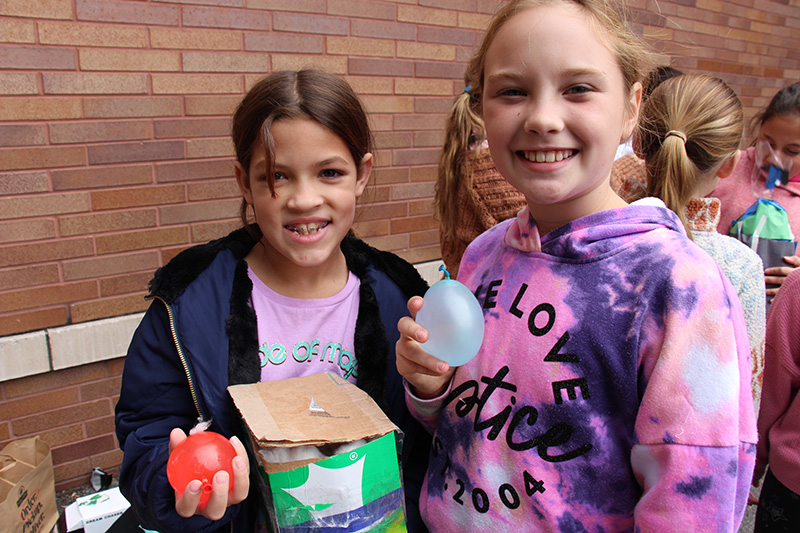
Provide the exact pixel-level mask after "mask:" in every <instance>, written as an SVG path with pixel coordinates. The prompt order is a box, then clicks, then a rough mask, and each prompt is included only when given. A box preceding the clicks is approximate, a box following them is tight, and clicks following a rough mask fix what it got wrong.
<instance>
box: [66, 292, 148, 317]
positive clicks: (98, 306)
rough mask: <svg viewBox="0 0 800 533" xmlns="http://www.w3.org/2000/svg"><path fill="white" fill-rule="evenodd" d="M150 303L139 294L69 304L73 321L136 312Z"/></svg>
mask: <svg viewBox="0 0 800 533" xmlns="http://www.w3.org/2000/svg"><path fill="white" fill-rule="evenodd" d="M148 305H150V304H149V303H148V302H147V301H146V300H145V299H144V298H143V297H142V296H141V295H134V296H120V297H116V298H103V299H102V300H90V301H87V302H78V303H75V304H72V305H70V306H69V309H70V315H71V316H72V319H73V320H74V321H75V323H81V322H89V321H91V320H100V319H102V318H111V317H115V316H120V315H129V314H131V313H138V312H141V311H144V310H145V309H147V307H148Z"/></svg>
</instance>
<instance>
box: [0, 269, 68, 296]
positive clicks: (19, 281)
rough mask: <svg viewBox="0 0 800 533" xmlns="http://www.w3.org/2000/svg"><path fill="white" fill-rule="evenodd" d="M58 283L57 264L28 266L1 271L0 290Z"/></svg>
mask: <svg viewBox="0 0 800 533" xmlns="http://www.w3.org/2000/svg"><path fill="white" fill-rule="evenodd" d="M58 281H59V277H58V266H57V265H55V264H49V265H26V266H25V267H23V268H9V269H4V270H0V290H3V291H10V290H13V289H19V288H21V287H37V286H39V285H49V284H52V283H58Z"/></svg>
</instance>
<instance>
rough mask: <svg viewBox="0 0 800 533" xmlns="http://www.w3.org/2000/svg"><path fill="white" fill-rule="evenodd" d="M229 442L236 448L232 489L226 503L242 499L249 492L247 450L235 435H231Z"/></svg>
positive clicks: (231, 503)
mask: <svg viewBox="0 0 800 533" xmlns="http://www.w3.org/2000/svg"><path fill="white" fill-rule="evenodd" d="M231 444H233V447H234V449H235V450H236V457H234V458H233V490H232V491H231V494H230V496H229V497H228V505H233V504H236V503H239V502H241V501H243V500H244V499H245V498H247V494H248V492H250V462H249V460H248V459H247V451H246V450H245V448H244V445H243V444H242V443H241V441H240V440H239V439H238V438H237V437H231Z"/></svg>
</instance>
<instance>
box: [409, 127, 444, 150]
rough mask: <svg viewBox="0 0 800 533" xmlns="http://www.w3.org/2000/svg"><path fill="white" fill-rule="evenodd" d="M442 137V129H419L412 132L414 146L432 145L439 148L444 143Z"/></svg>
mask: <svg viewBox="0 0 800 533" xmlns="http://www.w3.org/2000/svg"><path fill="white" fill-rule="evenodd" d="M444 137H445V135H444V132H443V131H421V132H419V133H415V134H414V146H416V147H418V148H419V147H423V146H433V147H436V148H437V149H439V148H441V146H442V144H443V143H444Z"/></svg>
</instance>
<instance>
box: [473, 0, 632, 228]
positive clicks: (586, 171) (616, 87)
mask: <svg viewBox="0 0 800 533" xmlns="http://www.w3.org/2000/svg"><path fill="white" fill-rule="evenodd" d="M640 99H641V85H640V84H638V83H636V84H634V87H633V88H632V90H631V91H628V90H627V89H626V87H625V82H624V80H623V75H622V70H621V68H620V66H619V64H618V62H617V60H616V58H615V56H614V54H613V53H612V52H611V51H610V50H609V48H608V43H604V42H602V41H601V40H600V39H598V37H597V35H596V32H595V29H594V25H593V24H591V20H590V18H589V16H588V15H587V14H586V13H585V12H584V11H582V10H581V8H579V7H578V6H575V5H571V4H566V3H558V2H557V3H552V4H548V5H545V6H540V7H534V8H530V9H526V10H523V11H521V12H519V13H517V14H516V15H514V16H513V17H512V18H510V19H509V20H508V21H507V22H506V23H505V25H504V26H503V27H502V28H501V29H500V31H499V32H498V33H497V35H496V36H495V39H494V41H493V43H492V44H491V46H490V47H489V49H488V51H487V54H486V62H485V67H484V80H483V118H484V121H485V124H486V133H487V138H488V141H489V150H490V151H491V154H492V158H493V159H494V162H495V164H496V166H497V168H498V170H499V171H500V173H501V174H502V175H503V176H504V177H505V178H506V180H508V181H509V183H511V184H512V185H513V186H514V187H515V188H517V189H518V190H519V191H520V192H522V193H523V194H524V195H525V197H526V198H527V200H528V205H529V206H530V209H531V213H532V214H533V216H534V218H535V219H536V221H537V223H539V225H540V226H543V225H545V227H546V225H549V226H550V227H549V228H548V229H554V228H555V227H557V226H559V225H561V224H563V223H566V222H569V221H570V220H574V219H575V218H578V217H581V216H585V215H588V214H591V213H594V212H597V211H602V210H604V209H608V208H610V207H618V206H621V205H624V202H622V200H620V199H619V198H618V197H617V196H616V195H615V194H613V192H612V190H611V187H610V185H609V176H610V173H611V165H612V163H613V161H614V154H615V153H616V149H617V146H618V145H619V143H620V141H621V140H622V139H624V138H627V137H628V136H629V135H630V134H631V132H632V131H633V127H634V125H635V123H636V117H637V113H638V106H639V102H640Z"/></svg>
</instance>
